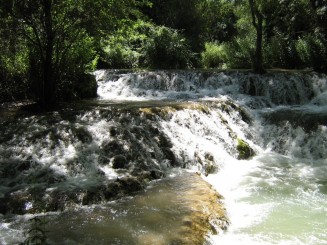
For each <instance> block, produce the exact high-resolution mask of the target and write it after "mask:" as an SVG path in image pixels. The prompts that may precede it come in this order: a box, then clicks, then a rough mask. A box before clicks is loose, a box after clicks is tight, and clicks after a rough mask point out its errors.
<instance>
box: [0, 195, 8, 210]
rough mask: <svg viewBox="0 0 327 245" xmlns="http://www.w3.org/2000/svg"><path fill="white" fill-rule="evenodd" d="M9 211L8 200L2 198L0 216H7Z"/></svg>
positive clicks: (0, 200)
mask: <svg viewBox="0 0 327 245" xmlns="http://www.w3.org/2000/svg"><path fill="white" fill-rule="evenodd" d="M7 211H8V208H7V200H6V198H0V214H6V213H7Z"/></svg>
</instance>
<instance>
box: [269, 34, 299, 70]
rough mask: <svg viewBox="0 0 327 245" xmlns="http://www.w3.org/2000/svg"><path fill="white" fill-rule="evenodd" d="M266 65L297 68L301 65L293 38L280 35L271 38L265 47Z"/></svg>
mask: <svg viewBox="0 0 327 245" xmlns="http://www.w3.org/2000/svg"><path fill="white" fill-rule="evenodd" d="M265 58H266V59H265V61H266V65H267V66H270V67H279V68H288V69H294V68H299V67H301V66H302V65H303V63H302V62H301V60H300V57H299V54H298V52H297V49H296V47H295V42H294V40H291V39H290V38H288V37H285V36H282V35H276V36H274V37H272V38H271V40H270V41H269V43H268V45H267V46H266V48H265Z"/></svg>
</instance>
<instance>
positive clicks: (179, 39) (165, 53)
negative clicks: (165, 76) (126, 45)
mask: <svg viewBox="0 0 327 245" xmlns="http://www.w3.org/2000/svg"><path fill="white" fill-rule="evenodd" d="M192 56H193V54H192V52H191V51H190V47H189V45H188V43H187V41H186V39H185V38H184V37H183V36H182V35H181V34H180V33H179V32H177V31H176V30H173V29H171V28H168V27H164V26H158V27H155V28H154V29H152V32H151V33H150V37H149V41H148V42H147V43H146V45H145V48H144V64H145V65H146V66H148V67H151V68H166V69H167V68H190V67H191V66H192V64H191V60H192Z"/></svg>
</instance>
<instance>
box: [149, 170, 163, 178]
mask: <svg viewBox="0 0 327 245" xmlns="http://www.w3.org/2000/svg"><path fill="white" fill-rule="evenodd" d="M150 174H151V177H152V178H153V179H160V178H163V177H164V176H165V174H164V173H163V172H162V171H159V170H151V172H150Z"/></svg>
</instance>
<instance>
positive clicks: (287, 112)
mask: <svg viewBox="0 0 327 245" xmlns="http://www.w3.org/2000/svg"><path fill="white" fill-rule="evenodd" d="M96 76H97V79H98V82H99V89H98V94H99V101H100V104H99V106H98V105H96V106H95V108H94V109H92V110H88V111H86V112H85V111H83V110H82V111H81V112H79V113H78V115H77V116H76V117H73V118H74V120H71V119H70V116H69V115H68V116H67V115H66V114H62V115H61V116H60V117H58V118H57V117H56V116H55V115H53V116H52V117H51V118H50V119H42V118H41V119H40V118H37V117H35V118H33V117H26V118H23V119H21V121H19V122H18V123H17V125H16V128H19V127H20V125H19V124H20V123H22V124H24V125H25V126H26V130H22V131H19V132H18V133H16V134H15V135H14V136H13V137H9V134H10V133H11V132H14V131H15V127H14V125H11V126H10V127H8V131H5V133H4V134H3V135H4V136H3V140H2V144H0V153H1V157H2V158H0V160H6V158H12V156H13V155H15V156H16V157H17V158H19V159H30V158H32V160H34V161H37V163H38V164H44V166H45V167H48V168H51V169H52V170H54V171H55V173H58V174H59V173H60V174H61V175H63V176H65V177H66V178H67V181H66V182H64V183H62V184H61V186H60V188H66V189H67V188H73V187H76V186H78V187H84V186H97V185H98V184H99V183H101V181H104V180H114V179H116V178H117V177H121V176H122V173H120V172H119V171H116V170H114V169H113V168H112V165H111V163H112V159H109V158H110V157H111V155H110V154H109V157H108V159H106V157H107V156H106V155H105V157H104V156H103V152H110V151H113V150H114V148H112V147H111V145H110V143H112V142H113V141H114V142H115V144H116V145H117V146H118V147H121V152H123V153H126V154H128V155H129V156H131V158H132V160H131V163H130V164H131V166H132V167H137V166H138V165H139V164H146V165H150V166H155V167H156V168H157V169H159V170H160V171H166V170H167V169H169V168H170V167H171V166H170V162H169V161H174V164H175V165H177V166H178V167H185V168H188V169H192V170H193V171H198V172H201V173H202V174H203V175H206V174H209V175H208V176H207V177H204V178H205V180H207V181H208V182H209V183H211V184H212V185H213V186H214V187H215V188H216V189H217V190H218V192H219V193H221V194H222V195H223V196H224V204H225V207H226V209H227V213H228V216H229V219H230V222H231V224H230V226H229V228H228V230H227V231H221V232H220V234H219V235H212V236H210V239H209V242H210V243H211V244H248V245H256V244H269V245H271V244H282V245H283V244H286V245H288V244H289V245H295V244H306V245H307V244H308V245H323V244H327V235H326V227H327V160H326V159H327V136H326V135H327V134H326V133H327V132H326V130H327V107H326V106H327V103H326V102H327V99H326V94H327V93H326V89H327V77H326V76H325V75H321V74H316V73H308V74H300V73H296V74H286V73H272V74H267V75H265V76H263V77H260V76H257V75H254V74H251V73H238V72H226V73H214V72H211V73H210V72H197V71H194V72H190V71H181V72H163V71H160V72H139V73H126V74H123V73H119V72H112V71H98V72H96ZM108 101H110V102H108ZM101 103H102V104H101ZM106 103H108V104H106ZM48 121H49V122H51V123H52V124H53V125H55V126H53V127H50V128H48V126H47V123H48ZM11 127H13V128H11ZM76 128H78V129H79V130H80V131H78V132H77V133H76V130H75V129H76ZM113 129H114V130H113ZM10 130H11V131H10ZM48 131H49V132H48ZM149 131H153V132H156V131H160V132H161V133H162V134H164V135H165V137H167V140H169V143H167V145H166V146H165V148H167V146H168V145H169V147H171V152H172V153H173V155H174V158H171V157H170V159H169V160H167V158H165V157H163V151H162V150H160V149H159V148H158V145H157V142H158V138H160V135H158V134H157V133H154V134H150V133H149ZM35 132H38V133H39V136H38V137H36V136H37V135H38V134H35ZM35 135H36V136H35ZM6 137H8V138H9V139H8V140H6ZM0 139H2V138H1V137H0ZM238 139H242V140H244V141H245V142H247V143H248V144H249V146H250V147H251V148H252V149H253V151H254V152H255V154H256V156H254V157H253V158H251V159H249V160H238V151H237V149H236V148H237V144H238ZM121 152H120V153H119V154H122V153H121ZM139 152H141V153H142V154H139ZM133 157H134V158H133ZM107 162H108V163H107ZM100 170H101V171H100ZM99 171H100V172H101V173H102V174H101V175H99ZM88 176H91V177H90V178H88ZM3 188H4V189H5V188H7V187H3ZM8 188H9V187H8ZM51 188H57V186H55V187H51ZM176 208H177V207H176ZM159 214H160V217H161V216H162V215H161V213H160V210H158V215H159ZM133 215H134V214H133ZM133 215H131V217H132V216H133ZM135 215H136V214H135ZM121 216H122V220H123V221H122V222H118V223H119V225H120V226H121V228H118V229H121V230H126V229H125V228H126V227H125V226H126V224H127V223H128V224H129V225H131V224H132V225H133V222H131V224H130V223H129V222H127V223H126V220H128V219H129V217H128V211H126V212H125V213H121ZM133 217H134V216H133ZM135 217H138V216H135ZM60 219H61V218H60V217H59V218H58V219H56V222H57V223H58V222H59V223H60ZM91 219H92V214H91V213H90V216H88V217H87V227H89V228H90V232H94V234H98V235H97V236H99V241H101V236H102V233H105V229H103V227H102V228H97V227H100V226H98V223H95V224H94V223H92V224H91V223H90V222H91V221H90V220H91ZM153 219H155V218H153ZM3 220H4V222H3V223H2V224H1V226H0V237H4V238H2V240H0V241H1V242H2V243H3V244H10V242H8V241H10V238H9V237H11V236H18V237H19V236H20V237H22V231H21V229H20V228H21V227H20V226H18V228H17V220H15V219H13V220H10V219H8V218H4V219H3ZM124 220H125V221H124ZM74 222H79V225H78V227H79V230H80V232H83V231H84V230H83V225H80V224H83V218H82V217H78V219H76V220H75V221H74ZM92 222H93V221H92ZM151 222H155V220H152V218H151ZM151 222H150V223H151ZM59 223H58V224H59ZM100 223H101V222H100ZM118 223H117V224H118ZM14 224H16V226H15V225H14ZM69 224H70V223H68V224H65V225H69ZM151 224H153V223H151ZM25 226H26V225H25ZM15 229H16V230H15ZM148 229H150V228H149V227H144V231H147V230H148ZM163 229H166V228H164V227H163ZM99 231H101V232H99ZM97 232H98V233H97ZM139 232H142V231H139ZM1 234H2V236H1ZM3 234H5V235H3ZM156 234H157V235H158V236H159V235H160V234H159V233H156ZM134 235H135V234H129V235H128V236H131V237H133V236H134ZM85 236H87V235H85ZM103 236H105V235H103ZM90 237H91V235H90ZM69 239H71V243H70V244H78V243H82V244H83V242H81V241H79V240H78V234H77V233H76V234H75V233H74V235H71V236H70V238H69ZM131 239H132V238H131ZM163 239H164V238H163ZM130 241H132V240H130ZM162 242H163V244H164V242H165V241H164V240H162ZM100 244H101V242H100ZM135 244H137V243H136V242H135Z"/></svg>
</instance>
